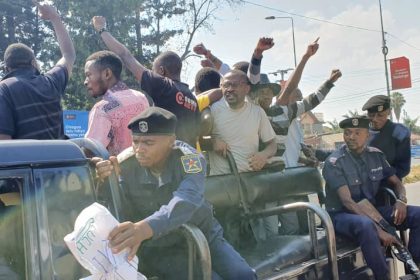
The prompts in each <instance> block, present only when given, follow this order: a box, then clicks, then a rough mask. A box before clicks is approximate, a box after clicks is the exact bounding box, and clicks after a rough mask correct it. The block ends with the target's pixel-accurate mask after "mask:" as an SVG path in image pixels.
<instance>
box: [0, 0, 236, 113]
mask: <svg viewBox="0 0 420 280" xmlns="http://www.w3.org/2000/svg"><path fill="white" fill-rule="evenodd" d="M240 2H241V1H240V0H221V1H216V0H89V1H84V0H74V1H68V0H55V1H54V5H55V6H56V7H57V9H58V10H59V12H60V13H61V16H62V18H63V21H64V22H65V23H66V24H67V26H68V29H69V32H70V35H71V36H72V39H73V42H74V45H75V48H76V52H77V60H76V64H75V66H74V68H73V76H72V78H71V79H70V81H69V84H68V86H67V89H66V94H65V97H64V107H65V108H71V109H90V108H91V106H92V103H93V100H92V99H90V98H89V97H88V96H87V95H86V90H85V87H84V85H83V81H84V79H85V77H84V62H85V60H86V58H87V56H88V55H89V54H91V53H93V52H95V51H99V50H102V49H105V45H104V44H103V42H102V40H101V38H100V36H99V35H98V34H97V33H96V32H95V31H94V29H93V27H92V25H91V19H92V17H93V16H95V15H102V16H105V17H106V19H107V23H108V29H109V31H110V32H111V33H112V34H113V36H115V37H116V38H117V39H118V40H119V41H121V42H122V43H123V44H124V45H126V46H127V47H128V48H129V49H130V51H131V52H132V53H133V54H134V56H135V57H136V58H137V59H138V60H139V61H140V62H141V63H143V64H144V65H146V66H150V64H151V62H152V61H153V59H154V58H155V57H156V55H157V54H159V52H160V51H161V50H162V48H164V47H166V46H168V44H169V43H171V47H176V50H177V51H178V52H179V53H180V56H181V58H182V59H187V58H188V57H189V56H190V52H191V51H190V48H191V42H192V40H193V38H194V35H195V34H196V32H197V31H198V30H199V29H202V28H211V20H212V19H213V18H214V13H215V11H216V9H218V8H220V6H221V5H226V4H229V5H234V4H238V3H240ZM30 3H31V2H30V1H28V0H15V1H9V0H0V55H1V54H3V53H4V50H5V48H6V47H7V45H9V44H10V43H11V42H12V41H13V42H14V41H19V42H23V43H27V44H28V45H29V46H31V47H32V48H33V49H34V50H39V52H37V58H38V59H39V60H40V61H42V62H44V65H42V68H43V69H44V70H45V69H47V68H49V67H51V66H52V65H53V64H54V63H55V62H56V61H57V59H58V58H59V55H60V53H59V49H58V46H57V44H56V41H55V39H54V36H53V32H52V29H51V27H50V26H49V24H48V23H45V22H44V21H42V20H41V21H39V20H38V19H37V16H36V11H35V8H34V7H33V6H32V5H31V4H30ZM34 30H35V31H36V30H39V32H34ZM173 42H175V43H173ZM123 79H124V80H125V81H127V83H128V85H129V86H131V87H133V88H138V84H137V83H136V81H134V79H133V77H132V75H128V76H127V77H123Z"/></svg>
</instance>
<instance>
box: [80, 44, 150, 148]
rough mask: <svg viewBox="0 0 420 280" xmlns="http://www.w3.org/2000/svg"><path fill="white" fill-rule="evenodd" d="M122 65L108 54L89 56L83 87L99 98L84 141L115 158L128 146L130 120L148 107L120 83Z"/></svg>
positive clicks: (99, 53) (142, 96) (129, 140)
mask: <svg viewBox="0 0 420 280" xmlns="http://www.w3.org/2000/svg"><path fill="white" fill-rule="evenodd" d="M121 71H122V62H121V60H120V58H119V57H118V56H117V55H116V54H114V53H113V52H110V51H100V52H96V53H94V54H92V55H90V56H89V57H88V58H87V59H86V64H85V75H86V79H85V82H84V84H85V86H86V88H87V90H88V92H89V94H90V95H91V96H92V97H93V98H102V99H101V100H100V101H98V102H97V103H96V104H95V105H94V106H93V108H92V110H91V111H90V114H89V127H88V131H87V132H86V135H85V137H86V138H91V139H95V140H97V141H98V142H100V143H101V144H102V145H103V146H104V147H105V148H107V150H108V152H109V154H110V155H118V154H119V153H120V152H122V151H123V150H124V149H126V148H128V147H130V146H131V134H130V130H129V129H128V128H127V125H128V123H129V122H130V120H131V119H132V118H133V117H134V116H137V115H138V114H139V113H141V112H142V111H144V110H145V109H146V108H147V107H149V102H148V101H147V98H146V97H145V96H144V94H142V93H141V92H139V91H135V90H132V89H129V88H128V87H127V85H126V84H125V83H124V82H123V81H121Z"/></svg>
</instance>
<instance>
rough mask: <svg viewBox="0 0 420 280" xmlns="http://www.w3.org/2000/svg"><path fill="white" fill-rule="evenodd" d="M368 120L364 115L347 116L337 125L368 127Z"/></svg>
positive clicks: (343, 126) (342, 126) (341, 126)
mask: <svg viewBox="0 0 420 280" xmlns="http://www.w3.org/2000/svg"><path fill="white" fill-rule="evenodd" d="M369 123H370V120H369V119H368V118H366V117H365V116H360V117H354V118H348V119H344V120H342V121H341V122H340V123H339V124H338V125H339V126H340V128H369Z"/></svg>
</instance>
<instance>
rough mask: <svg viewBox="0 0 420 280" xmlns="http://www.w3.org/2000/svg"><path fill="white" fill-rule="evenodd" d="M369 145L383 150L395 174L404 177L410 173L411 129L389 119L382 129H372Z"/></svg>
mask: <svg viewBox="0 0 420 280" xmlns="http://www.w3.org/2000/svg"><path fill="white" fill-rule="evenodd" d="M370 135H371V136H370V139H369V146H372V147H376V148H378V149H379V150H381V151H382V152H383V153H384V154H385V157H386V160H387V161H388V162H389V164H390V165H391V166H392V167H394V169H395V175H397V177H398V178H400V179H402V178H404V177H405V176H407V175H408V173H410V164H411V145H410V130H409V129H408V128H407V127H405V126H404V125H402V124H399V123H393V122H392V121H390V120H388V121H387V122H386V124H385V125H384V127H382V129H380V130H371V131H370Z"/></svg>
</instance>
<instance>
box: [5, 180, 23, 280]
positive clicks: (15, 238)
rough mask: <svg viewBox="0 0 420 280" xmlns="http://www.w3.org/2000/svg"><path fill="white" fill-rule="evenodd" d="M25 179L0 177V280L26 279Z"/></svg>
mask: <svg viewBox="0 0 420 280" xmlns="http://www.w3.org/2000/svg"><path fill="white" fill-rule="evenodd" d="M22 186H23V179H22V178H16V177H13V178H7V177H0V279H12V280H14V279H26V272H25V249H24V244H25V242H24V231H23V216H22V206H21V200H22V199H21V193H22Z"/></svg>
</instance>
